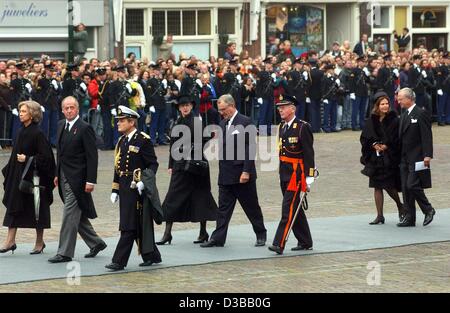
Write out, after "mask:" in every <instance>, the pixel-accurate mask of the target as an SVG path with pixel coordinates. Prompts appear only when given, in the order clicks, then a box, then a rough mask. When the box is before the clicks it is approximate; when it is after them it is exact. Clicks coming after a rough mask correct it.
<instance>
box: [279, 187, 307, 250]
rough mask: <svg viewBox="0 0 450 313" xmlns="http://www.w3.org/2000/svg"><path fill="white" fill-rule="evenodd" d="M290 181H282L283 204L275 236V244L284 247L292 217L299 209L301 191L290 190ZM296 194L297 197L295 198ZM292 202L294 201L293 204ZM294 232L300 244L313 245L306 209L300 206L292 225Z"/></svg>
mask: <svg viewBox="0 0 450 313" xmlns="http://www.w3.org/2000/svg"><path fill="white" fill-rule="evenodd" d="M288 184H289V182H281V183H280V186H281V192H282V193H283V203H282V206H281V220H280V223H279V224H278V228H277V232H276V233H275V238H274V239H273V245H274V246H279V247H283V248H284V246H282V245H284V240H285V238H286V236H287V232H288V230H289V227H290V225H291V223H292V218H293V217H294V214H295V212H296V210H297V206H298V204H299V201H300V191H299V192H298V193H297V195H295V192H294V191H288V190H287V186H288ZM294 196H295V199H294ZM292 202H294V203H293V204H292ZM292 232H293V233H294V236H295V238H297V241H298V245H302V246H307V247H312V245H313V241H312V238H311V232H310V230H309V225H308V220H307V219H306V214H305V211H304V210H303V209H302V208H300V211H299V212H298V215H297V218H296V219H295V221H294V224H293V226H292Z"/></svg>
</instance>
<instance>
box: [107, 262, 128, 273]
mask: <svg viewBox="0 0 450 313" xmlns="http://www.w3.org/2000/svg"><path fill="white" fill-rule="evenodd" d="M105 267H106V268H107V269H109V270H111V271H113V272H116V271H123V269H124V268H125V266H123V265H120V264H118V263H111V264H108V265H105Z"/></svg>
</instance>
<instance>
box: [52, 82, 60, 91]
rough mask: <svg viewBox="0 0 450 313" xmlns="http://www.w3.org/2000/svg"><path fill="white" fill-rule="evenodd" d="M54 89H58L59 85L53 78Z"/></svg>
mask: <svg viewBox="0 0 450 313" xmlns="http://www.w3.org/2000/svg"><path fill="white" fill-rule="evenodd" d="M52 85H53V89H55V90H58V88H59V86H58V83H57V82H56V80H52Z"/></svg>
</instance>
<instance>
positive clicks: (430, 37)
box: [412, 34, 447, 50]
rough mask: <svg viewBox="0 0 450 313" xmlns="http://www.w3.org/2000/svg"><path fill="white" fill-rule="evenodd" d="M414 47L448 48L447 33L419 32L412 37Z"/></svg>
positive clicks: (429, 48)
mask: <svg viewBox="0 0 450 313" xmlns="http://www.w3.org/2000/svg"><path fill="white" fill-rule="evenodd" d="M412 42H413V47H415V48H416V47H417V48H418V47H420V46H423V47H424V48H426V49H428V50H431V49H438V48H443V49H444V50H447V34H417V35H413V37H412Z"/></svg>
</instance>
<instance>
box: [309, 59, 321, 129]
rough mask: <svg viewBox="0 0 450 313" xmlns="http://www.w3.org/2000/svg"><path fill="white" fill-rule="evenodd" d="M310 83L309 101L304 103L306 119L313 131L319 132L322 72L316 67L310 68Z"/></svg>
mask: <svg viewBox="0 0 450 313" xmlns="http://www.w3.org/2000/svg"><path fill="white" fill-rule="evenodd" d="M310 73H311V85H310V88H309V92H308V94H309V97H310V99H311V103H308V104H307V105H306V120H307V121H308V122H310V123H311V126H312V131H313V132H314V133H318V132H320V126H321V125H320V99H321V98H322V87H321V86H322V77H323V75H324V74H323V72H322V71H321V70H319V69H318V68H317V67H313V68H312V69H311V72H310Z"/></svg>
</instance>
